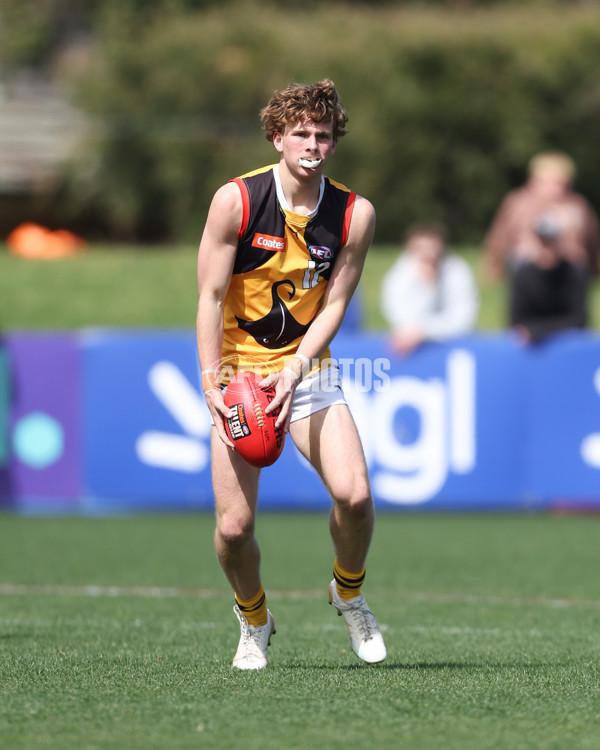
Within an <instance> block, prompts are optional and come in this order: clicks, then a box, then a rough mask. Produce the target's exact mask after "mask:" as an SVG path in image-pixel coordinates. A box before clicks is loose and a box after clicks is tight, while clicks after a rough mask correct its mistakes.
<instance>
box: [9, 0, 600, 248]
mask: <svg viewBox="0 0 600 750" xmlns="http://www.w3.org/2000/svg"><path fill="white" fill-rule="evenodd" d="M27 6H30V9H31V10H33V6H35V13H33V12H32V13H29V12H27ZM24 9H25V12H23V11H24ZM3 12H4V17H5V18H4V20H5V23H4V25H3V26H4V28H5V30H6V27H7V25H10V28H11V33H10V34H8V35H6V33H5V34H4V38H3V39H0V42H2V44H1V45H0V46H1V47H2V50H3V53H2V54H3V69H4V74H5V75H9V73H10V71H14V70H15V69H17V68H18V67H19V66H21V67H22V66H24V65H27V66H29V67H36V66H37V68H38V69H40V70H43V71H45V72H46V74H47V75H50V76H51V77H53V78H54V79H55V80H57V81H59V82H60V83H61V85H63V87H64V88H65V90H66V91H68V92H69V95H70V96H71V97H72V98H73V100H74V101H75V102H76V103H77V104H78V105H79V106H80V107H81V108H82V109H83V110H85V112H86V113H87V115H88V116H89V120H90V129H89V137H88V139H87V141H86V142H85V143H84V144H83V145H82V150H81V152H80V153H79V154H78V156H77V158H76V159H75V160H74V161H73V162H71V163H70V164H69V165H68V167H67V168H66V169H65V174H64V179H63V183H62V189H61V190H60V191H59V194H58V195H57V196H56V209H57V213H58V214H59V215H61V216H62V217H64V219H65V221H67V220H68V221H69V222H70V223H71V224H76V225H78V226H85V227H86V229H87V231H88V234H89V232H95V233H96V234H98V235H103V236H108V237H113V238H118V239H124V240H139V239H141V240H153V241H164V240H171V241H173V240H177V241H191V240H193V241H194V242H196V241H197V239H198V237H199V235H200V232H201V228H202V225H203V221H204V218H205V214H206V210H207V208H208V203H209V201H210V198H211V196H212V194H213V193H214V190H215V189H216V188H217V187H218V186H219V185H220V184H222V183H223V182H224V181H226V180H227V179H229V178H230V177H232V176H234V175H237V174H240V173H242V172H244V171H246V170H248V169H251V168H254V167H256V166H259V165H261V164H266V163H270V162H271V161H274V160H275V154H274V152H273V150H272V147H271V146H270V144H268V143H267V142H266V140H265V139H264V136H263V134H262V133H261V131H260V123H259V121H258V111H259V109H260V108H261V106H263V105H264V103H265V102H266V100H267V99H268V98H269V96H270V95H271V93H272V92H273V91H274V90H275V89H279V88H282V87H283V86H285V85H286V84H287V83H288V82H290V81H314V80H318V79H319V78H322V77H325V76H329V77H331V78H333V79H334V80H335V82H336V84H337V85H338V87H339V89H340V91H341V93H342V96H343V98H344V103H345V104H346V106H347V108H348V110H349V113H350V134H349V135H348V137H347V138H345V139H344V141H343V142H342V143H341V145H340V149H339V150H338V154H337V155H336V159H335V161H334V163H333V164H332V166H331V169H332V175H333V176H335V177H336V178H337V179H339V180H341V181H343V182H346V183H347V184H349V185H350V186H351V187H353V188H354V189H355V190H357V191H358V192H360V193H361V194H363V195H366V196H367V197H369V198H370V199H371V200H372V201H373V202H374V203H375V205H376V208H377V211H378V234H377V240H378V241H380V242H394V241H397V240H398V238H399V237H400V236H401V235H402V233H403V230H404V229H405V228H406V225H407V224H408V223H410V222H412V221H416V220H424V219H432V218H436V219H441V220H443V221H446V222H447V223H448V225H449V226H450V228H451V231H452V236H453V239H454V241H456V242H470V243H472V242H479V241H480V240H481V238H482V236H483V233H484V231H485V229H486V227H487V225H488V223H489V221H490V219H491V217H492V215H493V212H494V211H495V209H496V207H497V205H498V203H499V201H500V199H501V197H502V196H503V195H504V193H505V192H506V190H508V189H509V188H510V187H513V186H514V185H516V184H518V183H519V182H520V181H521V180H522V179H523V176H524V173H525V167H526V163H527V161H528V159H529V158H530V157H531V155H532V154H533V153H535V152H536V151H538V150H540V149H545V148H560V149H564V150H566V151H568V152H570V153H571V154H572V155H573V156H574V158H575V159H576V161H577V163H578V164H579V167H580V171H579V176H578V182H577V187H578V188H579V189H580V190H581V192H583V193H584V194H585V195H587V197H588V198H590V200H591V201H592V203H593V204H594V205H595V206H596V207H598V206H600V185H599V184H598V181H597V180H596V174H595V172H596V169H595V165H596V164H597V163H598V162H599V159H600V142H599V141H598V139H597V138H596V131H597V127H598V124H599V120H600V81H599V79H598V76H597V71H596V67H597V66H596V61H597V60H598V58H599V55H600V8H599V7H598V4H597V3H585V2H582V3H578V2H570V3H565V2H562V3H561V2H552V1H551V0H549V1H548V2H544V3H540V2H535V1H530V2H520V3H513V2H498V1H494V0H488V1H487V2H485V1H484V0H479V1H475V0H472V2H468V1H467V0H462V2H460V1H459V0H455V1H454V2H442V1H441V0H440V1H438V2H435V0H430V1H429V2H421V3H415V2H396V3H384V2H345V3H341V2H340V3H328V4H326V5H325V4H322V3H320V4H319V3H311V2H309V3H304V4H303V5H302V7H299V6H298V5H297V4H296V3H290V2H271V3H269V2H261V3H258V2H255V1H253V0H229V1H225V2H221V3H217V2H214V1H207V0H204V1H202V0H160V1H157V0H154V2H142V0H123V1H122V2H118V1H117V0H104V1H103V2H102V1H101V0H89V1H88V2H83V0H79V2H73V1H71V2H67V1H66V0H63V1H62V2H61V0H44V1H43V2H39V1H36V2H33V0H25V1H23V0H20V1H17V0H5V2H4V4H3ZM33 18H34V22H32V21H31V19H33ZM7 19H8V21H10V24H7V22H6V21H7ZM24 19H25V20H24ZM5 41H6V42H8V44H7V45H6V46H5V44H4V42H5ZM74 49H77V50H78V54H74Z"/></svg>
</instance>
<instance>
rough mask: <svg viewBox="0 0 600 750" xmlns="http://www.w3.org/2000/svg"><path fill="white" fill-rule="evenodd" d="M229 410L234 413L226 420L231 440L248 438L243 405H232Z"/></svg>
mask: <svg viewBox="0 0 600 750" xmlns="http://www.w3.org/2000/svg"><path fill="white" fill-rule="evenodd" d="M229 408H230V409H233V411H234V414H233V417H228V418H227V424H228V425H229V432H230V433H231V437H232V439H233V440H239V439H240V438H243V437H248V435H249V434H250V427H248V421H247V419H246V412H245V411H244V404H234V405H233V406H230V407H229Z"/></svg>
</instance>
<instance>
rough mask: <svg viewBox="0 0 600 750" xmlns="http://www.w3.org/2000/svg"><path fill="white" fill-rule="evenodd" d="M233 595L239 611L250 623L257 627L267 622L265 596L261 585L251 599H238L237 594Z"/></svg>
mask: <svg viewBox="0 0 600 750" xmlns="http://www.w3.org/2000/svg"><path fill="white" fill-rule="evenodd" d="M234 596H235V601H236V604H237V605H238V607H239V608H240V612H241V613H242V614H243V615H244V617H245V618H246V619H247V620H248V623H249V624H250V625H254V627H258V626H259V625H266V624H267V619H268V618H267V597H266V596H265V590H264V588H263V587H262V586H261V587H260V589H259V590H258V593H257V594H255V595H254V596H253V597H252V598H251V599H240V598H239V597H238V595H237V594H234Z"/></svg>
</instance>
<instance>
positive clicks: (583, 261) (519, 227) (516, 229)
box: [484, 152, 600, 280]
mask: <svg viewBox="0 0 600 750" xmlns="http://www.w3.org/2000/svg"><path fill="white" fill-rule="evenodd" d="M574 177H575V164H574V163H573V161H572V159H571V158H570V157H569V156H567V155H566V154H562V153H559V152H548V153H541V154H538V155H537V156H535V157H533V159H532V160H531V161H530V163H529V178H528V180H527V183H526V184H525V185H524V186H522V187H520V188H517V189H516V190H512V191H511V192H510V193H509V194H508V195H507V196H506V197H505V198H504V200H503V201H502V203H501V204H500V207H499V209H498V211H497V213H496V216H495V218H494V220H493V222H492V225H491V227H490V229H489V231H488V233H487V236H486V238H485V243H484V259H485V266H486V271H487V272H488V275H489V276H490V277H491V278H492V279H494V280H497V279H499V278H501V276H502V275H503V274H504V272H505V271H506V270H511V269H514V268H515V267H516V266H518V265H519V264H520V263H523V262H525V261H528V260H531V257H532V254H533V253H535V252H536V247H537V240H536V238H535V237H534V227H535V226H536V225H537V224H538V222H539V221H541V220H543V219H544V220H548V221H553V222H554V223H555V224H556V226H557V227H558V228H559V230H560V233H561V243H560V249H561V253H562V254H563V256H564V257H565V258H566V259H567V260H569V261H571V262H572V263H575V264H577V265H578V266H581V267H582V268H584V269H587V271H588V272H589V273H591V274H596V273H597V272H598V249H599V246H600V228H599V223H598V217H597V215H596V213H595V212H594V210H593V208H592V207H591V206H590V204H589V203H588V201H587V200H586V199H585V198H584V197H583V196H581V195H579V194H578V193H576V192H574V191H573V189H572V183H573V179H574Z"/></svg>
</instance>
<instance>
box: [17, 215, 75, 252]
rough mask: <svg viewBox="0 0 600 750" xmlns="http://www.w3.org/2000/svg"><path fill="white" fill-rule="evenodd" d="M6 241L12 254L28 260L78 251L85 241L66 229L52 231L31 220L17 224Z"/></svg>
mask: <svg viewBox="0 0 600 750" xmlns="http://www.w3.org/2000/svg"><path fill="white" fill-rule="evenodd" d="M6 243H7V245H8V248H9V250H10V251H11V253H13V255H18V256H19V257H21V258H28V259H29V260H54V259H56V258H65V257H67V256H69V255H75V254H76V253H79V252H80V251H81V250H82V249H83V248H84V247H85V246H86V244H87V243H86V241H85V240H84V239H82V238H81V237H78V236H77V235H76V234H73V232H69V231H68V230H67V229H56V230H55V231H52V230H51V229H47V228H46V227H43V226H41V225H40V224H34V223H33V222H31V221H28V222H25V223H24V224H19V226H18V227H16V229H13V231H12V232H11V233H10V234H9V235H8V237H7V240H6Z"/></svg>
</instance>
